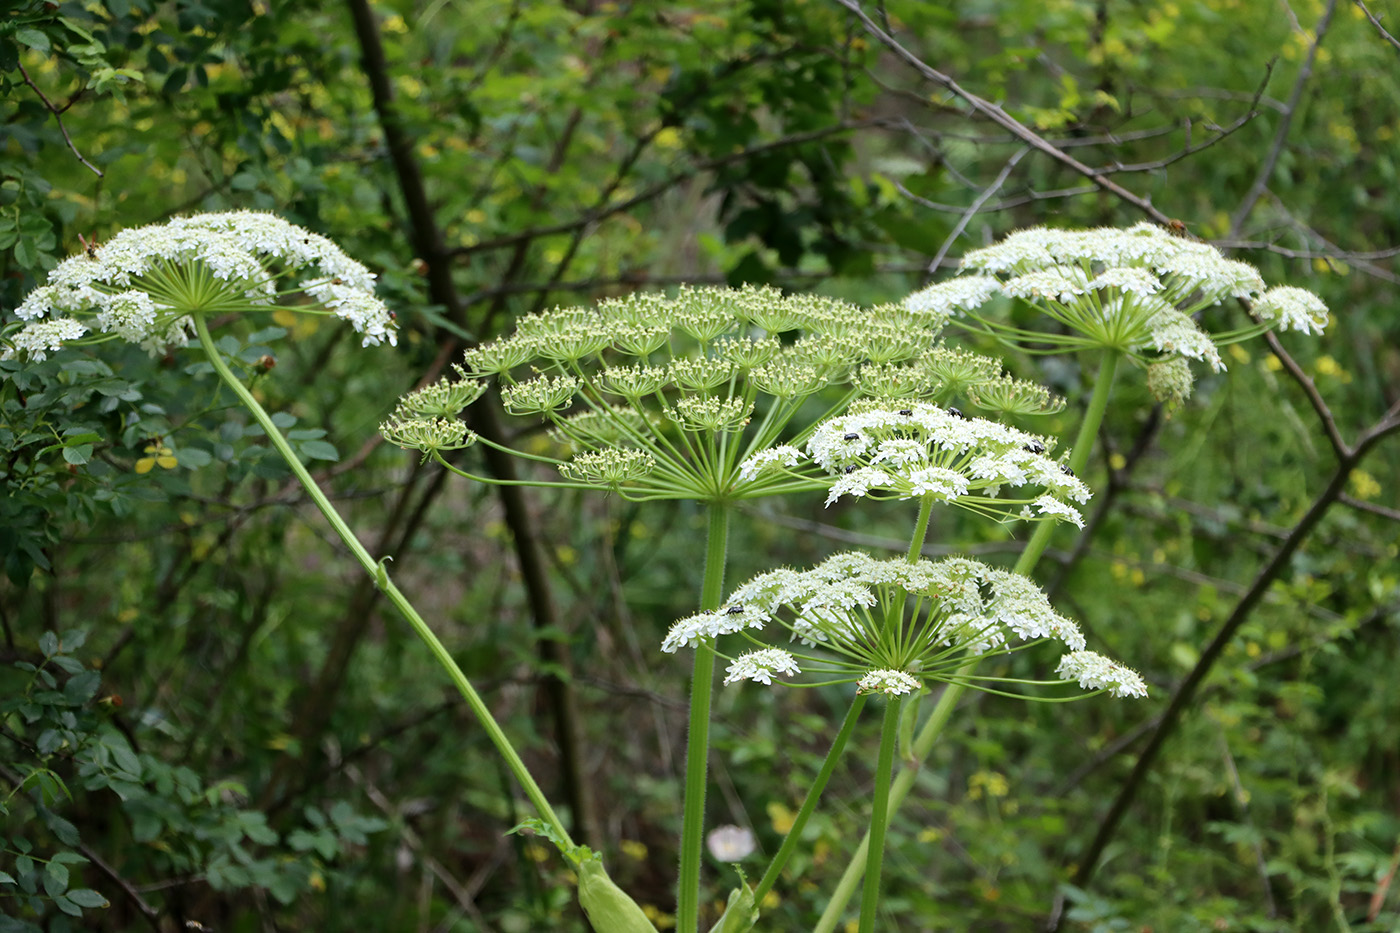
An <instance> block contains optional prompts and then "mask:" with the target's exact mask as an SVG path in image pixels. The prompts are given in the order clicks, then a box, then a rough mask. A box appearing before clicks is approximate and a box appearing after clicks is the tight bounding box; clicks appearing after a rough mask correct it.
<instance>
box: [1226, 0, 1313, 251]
mask: <svg viewBox="0 0 1400 933" xmlns="http://www.w3.org/2000/svg"><path fill="white" fill-rule="evenodd" d="M1336 9H1337V0H1327V9H1325V10H1323V11H1322V18H1321V19H1319V20H1318V21H1317V30H1316V31H1315V33H1314V34H1313V40H1312V44H1311V45H1309V46H1308V54H1307V57H1306V58H1304V59H1303V67H1302V68H1300V69H1298V78H1297V80H1295V81H1294V82H1293V92H1292V93H1291V94H1289V95H1288V104H1287V106H1286V108H1285V109H1284V112H1283V117H1282V118H1281V119H1280V120H1279V123H1278V131H1277V132H1275V133H1274V141H1273V144H1272V145H1271V146H1269V154H1268V155H1267V156H1266V157H1265V159H1264V164H1263V165H1260V166H1259V174H1257V175H1255V176H1254V183H1253V184H1252V185H1250V186H1249V191H1248V193H1246V194H1245V196H1244V200H1243V201H1242V202H1240V206H1239V208H1238V209H1237V210H1236V211H1235V215H1234V216H1233V217H1231V218H1230V234H1229V235H1230V236H1232V237H1233V236H1234V235H1235V234H1237V233H1239V230H1240V227H1241V226H1242V225H1243V224H1244V222H1245V220H1246V219H1247V218H1248V217H1249V215H1250V212H1251V211H1253V210H1254V205H1256V204H1258V203H1259V198H1260V197H1262V196H1263V194H1264V189H1265V188H1266V187H1267V186H1268V184H1269V179H1270V178H1272V177H1273V174H1274V167H1275V166H1277V165H1278V158H1279V155H1280V154H1281V153H1282V152H1283V145H1284V143H1285V142H1286V141H1287V140H1288V130H1289V128H1290V127H1291V126H1292V125H1293V115H1294V114H1295V113H1297V112H1298V104H1299V102H1300V101H1302V99H1303V90H1304V88H1306V87H1307V84H1308V80H1309V79H1310V78H1311V77H1312V71H1313V63H1314V62H1315V61H1316V60H1317V50H1318V47H1319V46H1321V45H1322V37H1323V36H1325V35H1327V27H1328V26H1330V25H1331V24H1332V13H1333V12H1334V11H1336Z"/></svg>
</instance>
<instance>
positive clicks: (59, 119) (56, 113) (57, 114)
mask: <svg viewBox="0 0 1400 933" xmlns="http://www.w3.org/2000/svg"><path fill="white" fill-rule="evenodd" d="M18 67H19V73H20V76H21V77H23V78H24V83H25V84H27V85H29V87H30V88H31V89H32V90H33V91H34V93H35V94H38V95H39V100H41V101H43V102H44V109H45V110H47V111H48V112H49V113H51V114H53V118H54V122H55V123H57V124H58V131H59V132H60V133H62V134H63V141H64V142H66V143H67V144H68V148H69V149H71V150H73V155H75V156H77V157H78V161H79V162H81V163H83V164H84V165H86V166H87V167H88V168H89V169H91V170H92V173H93V174H94V175H96V176H97V177H98V178H101V177H103V176H102V169H100V168H98V167H97V166H96V165H93V164H92V163H91V162H89V161H88V160H87V159H84V158H83V154H82V153H81V152H79V151H78V147H77V146H75V145H73V137H71V136H69V135H68V127H66V126H64V125H63V116H62V114H63V110H67V109H68V108H66V107H65V108H63V110H60V109H59V108H57V107H55V106H54V105H53V103H52V102H51V101H50V100H49V99H48V98H47V97H45V96H44V92H43V91H41V90H39V85H37V84H35V83H34V82H33V81H32V80H30V77H29V72H27V71H25V70H24V65H19V66H18Z"/></svg>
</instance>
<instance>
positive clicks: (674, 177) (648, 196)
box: [447, 120, 880, 257]
mask: <svg viewBox="0 0 1400 933" xmlns="http://www.w3.org/2000/svg"><path fill="white" fill-rule="evenodd" d="M877 125H880V123H879V121H871V120H852V121H847V122H844V123H837V124H834V125H832V126H825V127H822V128H821V129H817V130H812V131H810V132H807V133H794V134H793V135H791V136H784V137H783V138H782V139H776V140H773V141H772V142H769V143H764V144H763V145H760V146H752V147H750V148H748V149H742V150H740V151H738V152H732V153H729V154H727V155H723V156H718V157H716V158H713V159H705V160H704V161H701V162H697V163H696V164H694V165H692V166H690V167H688V168H684V169H681V170H680V171H677V172H674V173H672V174H671V175H668V176H667V177H666V178H663V179H662V180H661V181H658V182H656V183H655V184H653V185H649V186H648V187H646V188H644V189H643V190H642V191H640V192H638V193H637V194H635V195H633V196H632V197H630V198H627V199H625V200H622V201H617V202H614V203H612V204H607V205H599V206H597V207H595V208H593V209H592V210H589V211H585V212H584V213H583V214H582V215H580V216H578V217H575V218H573V219H572V220H566V221H562V222H560V223H557V224H549V225H548V226H544V227H531V228H530V229H528V230H520V231H517V232H516V233H508V234H505V235H503V236H498V237H493V238H491V239H489V240H482V241H481V242H479V243H471V244H468V245H463V246H457V247H453V248H452V249H451V250H448V251H447V255H449V256H453V257H461V256H470V255H472V254H473V253H481V252H487V251H490V250H497V249H504V248H506V247H507V246H514V245H516V244H517V243H523V242H527V241H531V240H537V239H539V238H540V237H546V236H552V235H554V234H557V233H572V232H574V231H576V230H579V229H582V228H586V227H591V226H593V225H594V224H596V223H598V222H599V221H602V220H606V219H607V218H609V217H612V216H613V215H615V214H620V213H622V212H623V211H626V210H629V209H631V208H633V207H636V206H637V205H638V204H645V203H646V202H648V201H651V200H654V199H655V198H656V197H657V196H658V195H660V194H662V193H664V192H666V191H669V190H670V189H671V188H674V187H675V186H676V185H678V184H680V183H681V182H683V181H686V180H687V179H690V178H694V177H695V176H696V175H699V174H700V173H701V172H706V171H709V170H711V169H716V168H723V167H724V166H726V165H732V164H733V163H735V162H742V161H744V160H745V159H749V158H752V157H753V156H755V155H760V154H762V153H764V152H769V151H772V150H774V149H782V148H785V147H787V146H800V145H802V144H803V143H809V142H815V141H816V140H819V139H824V138H826V137H828V136H835V135H837V134H839V133H848V132H850V131H852V130H857V129H866V128H869V127H872V126H877Z"/></svg>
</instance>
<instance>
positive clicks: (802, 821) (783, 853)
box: [753, 693, 866, 904]
mask: <svg viewBox="0 0 1400 933" xmlns="http://www.w3.org/2000/svg"><path fill="white" fill-rule="evenodd" d="M865 700H866V697H865V694H863V693H862V694H857V695H856V698H855V700H854V701H853V702H852V703H851V708H850V709H849V710H848V711H847V712H846V720H845V721H844V722H843V723H841V731H840V732H838V733H836V739H835V740H834V741H833V742H832V743H831V751H829V752H827V753H826V760H825V761H823V762H822V767H821V770H820V771H818V772H817V777H816V780H814V781H813V782H812V786H811V787H810V788H808V790H807V798H806V799H805V800H803V801H802V809H800V810H798V811H797V817H796V818H795V819H794V820H793V821H792V827H791V828H790V829H788V833H787V836H785V837H784V838H783V844H782V846H781V847H780V848H779V849H778V854H777V855H775V856H773V861H772V862H770V863H769V865H768V870H767V871H765V872H764V873H763V877H762V878H760V879H759V882H758V886H757V887H755V888H754V889H753V898H754V901H755V902H757V903H760V904H761V903H763V898H764V897H766V896H767V895H768V892H769V891H771V890H773V885H774V884H776V883H777V881H778V876H779V875H781V874H782V873H783V868H784V866H786V865H787V861H788V859H789V858H791V857H792V853H793V851H794V850H795V849H796V848H797V843H798V842H799V841H801V839H802V830H803V829H804V828H805V827H806V826H807V820H808V819H809V818H810V817H811V815H812V811H814V810H815V809H816V808H817V801H818V800H819V799H820V798H821V795H822V791H823V790H825V789H826V782H827V781H829V780H830V779H831V773H832V772H833V771H835V770H836V762H837V761H838V760H840V758H841V753H842V752H843V751H845V749H846V742H847V740H848V739H850V737H851V732H852V731H853V730H854V729H855V727H856V720H857V719H859V718H860V711H861V709H862V708H864V706H865Z"/></svg>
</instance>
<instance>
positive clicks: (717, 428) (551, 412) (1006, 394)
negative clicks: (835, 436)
mask: <svg viewBox="0 0 1400 933" xmlns="http://www.w3.org/2000/svg"><path fill="white" fill-rule="evenodd" d="M945 321H946V315H945V314H943V313H941V312H934V311H924V310H918V309H910V308H905V307H900V306H895V305H888V306H884V307H878V308H874V309H858V308H856V307H854V306H852V305H849V304H846V303H845V302H842V301H837V300H835V299H830V298H821V297H816V296H810V295H794V296H785V295H783V294H781V293H780V292H778V291H776V290H774V289H770V288H742V289H716V288H698V289H691V288H682V289H681V290H680V292H679V294H677V295H676V296H675V297H666V296H662V295H654V294H637V295H633V296H630V297H628V298H625V299H619V300H610V301H603V302H601V303H600V304H599V305H598V306H597V307H594V308H560V309H555V310H553V311H549V312H545V313H542V314H537V315H532V316H530V317H527V318H524V319H522V320H521V321H520V322H518V324H517V326H516V330H515V332H514V333H512V334H509V335H507V336H504V337H502V338H500V339H497V340H493V341H490V342H488V343H485V344H483V345H481V346H479V347H476V348H474V349H472V350H470V351H468V352H467V354H466V357H465V358H464V360H463V361H462V363H461V365H459V366H457V367H456V370H457V376H458V380H459V382H460V383H461V384H466V385H469V386H471V388H470V389H469V390H463V391H462V392H461V393H460V399H461V403H460V404H457V405H456V408H455V410H453V404H454V403H451V402H445V403H444V404H443V405H442V406H436V407H434V408H433V409H432V410H431V411H428V410H421V411H420V410H418V409H417V408H415V405H414V404H412V403H411V402H410V400H409V399H405V400H404V403H403V404H402V405H401V406H400V409H399V411H398V412H397V413H396V415H395V418H394V419H393V423H395V424H400V425H401V424H402V423H404V422H408V421H412V420H413V419H414V418H420V417H423V418H438V417H446V418H452V417H455V416H456V414H457V413H458V412H460V411H461V409H462V408H463V407H465V405H467V404H470V402H471V401H473V400H475V398H476V397H477V396H478V395H479V394H480V391H481V387H482V386H484V384H485V381H487V380H491V379H495V380H497V381H498V382H499V384H500V387H501V389H500V391H501V398H502V401H503V403H504V404H505V406H506V408H507V410H508V411H510V412H512V413H513V414H517V415H528V416H534V417H538V418H540V419H542V420H543V421H544V422H545V423H546V424H547V425H549V427H550V436H551V437H553V438H554V439H555V440H556V441H559V442H561V443H562V444H564V445H566V447H567V452H564V458H561V459H559V460H556V461H555V464H556V466H557V468H558V469H559V472H560V473H561V474H562V475H563V476H564V477H565V478H566V479H567V480H570V481H574V482H580V483H589V484H595V485H602V486H607V487H609V488H612V489H615V490H618V491H619V492H620V493H621V494H622V495H625V496H628V497H629V498H634V499H646V498H699V499H705V498H714V497H726V498H737V497H752V496H758V495H766V494H769V493H771V492H774V491H779V490H781V491H791V490H793V489H794V488H807V489H816V488H819V486H818V485H815V484H813V483H806V484H805V485H799V486H798V487H793V486H792V485H791V483H790V482H788V481H787V480H782V481H780V482H778V483H776V484H774V483H767V482H757V483H741V482H740V480H739V476H738V464H739V461H740V460H741V459H742V458H743V457H746V456H748V455H749V454H752V453H753V452H754V451H756V450H761V449H763V448H764V447H767V446H770V445H772V444H774V443H776V442H778V440H779V439H781V438H783V437H784V436H785V435H787V437H788V439H789V440H791V441H800V440H802V439H805V436H807V435H809V434H810V433H811V425H810V423H806V424H805V426H804V425H803V424H801V423H799V424H797V425H796V426H795V427H792V426H790V425H791V423H792V422H793V421H794V418H795V416H797V414H798V412H799V410H801V409H802V407H803V404H804V403H805V402H806V401H807V400H808V399H809V398H811V397H812V396H814V395H817V394H819V393H824V392H828V390H831V391H830V393H829V394H830V398H829V399H828V400H827V405H828V412H829V413H833V412H837V411H841V410H844V409H845V408H846V407H847V406H848V405H849V404H850V403H851V401H852V400H854V399H856V398H858V397H861V396H866V397H871V398H887V399H888V398H906V397H908V398H940V399H943V400H945V401H946V400H947V398H948V397H950V396H951V395H952V394H954V393H958V394H960V395H962V396H963V397H965V398H967V399H968V400H969V404H975V405H979V406H982V407H986V408H991V409H994V410H1017V411H1020V410H1040V409H1045V410H1053V408H1054V403H1053V402H1052V400H1051V399H1050V398H1049V393H1048V392H1045V390H1043V389H1041V388H1040V387H1038V386H1033V385H1030V384H1022V383H1015V382H1014V380H1008V379H1006V377H1003V376H1002V375H1001V364H1000V363H999V361H996V360H987V359H986V358H983V357H976V358H975V359H976V360H977V361H978V363H977V365H976V367H975V368H976V375H975V377H974V378H963V376H964V375H965V373H964V370H966V369H967V366H966V362H967V361H966V360H965V359H964V357H967V358H972V355H971V354H961V353H960V352H959V351H953V350H949V349H947V348H944V347H942V346H940V345H939V344H938V338H939V333H940V331H941V329H942V327H943V324H944V323H945ZM448 385H451V383H449V384H448ZM974 386H977V387H985V388H986V391H985V392H984V393H983V394H980V395H978V396H977V397H976V399H975V400H973V398H972V396H971V388H972V387H974ZM436 391H437V392H438V394H439V395H441V396H442V397H443V398H444V399H446V398H448V395H449V393H448V391H447V388H446V387H443V388H441V389H439V390H436ZM420 392H421V390H420ZM436 397H437V396H435V398H436ZM418 408H421V405H419V406H418ZM398 433H399V436H400V437H402V436H403V435H404V433H405V432H404V431H403V430H402V428H400V429H399V432H398ZM628 450H630V451H638V452H642V453H645V454H647V457H646V458H642V457H634V456H631V455H630V454H627V455H624V454H620V453H619V452H618V451H628ZM565 458H567V459H565ZM535 459H540V458H538V457H536V458H535Z"/></svg>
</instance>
